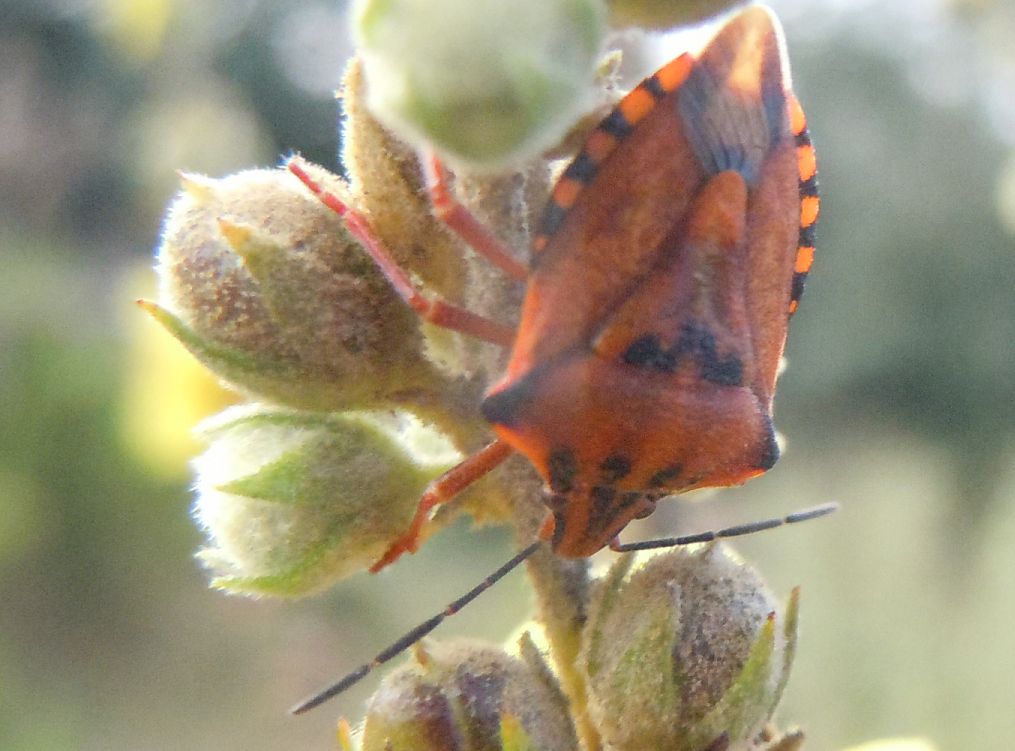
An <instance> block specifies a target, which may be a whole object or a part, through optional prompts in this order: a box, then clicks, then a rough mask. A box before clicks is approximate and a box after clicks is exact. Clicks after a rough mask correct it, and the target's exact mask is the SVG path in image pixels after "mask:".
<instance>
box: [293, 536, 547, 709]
mask: <svg viewBox="0 0 1015 751" xmlns="http://www.w3.org/2000/svg"><path fill="white" fill-rule="evenodd" d="M542 544H543V543H542V541H541V540H537V541H536V542H534V543H532V544H531V545H529V546H528V547H527V548H525V549H524V550H522V551H521V552H520V553H518V554H517V555H515V556H514V557H513V558H512V559H511V560H510V561H508V562H507V563H505V564H504V565H503V566H501V567H500V568H499V569H497V570H496V571H494V572H493V573H492V574H490V575H489V576H488V577H486V578H485V579H483V581H481V582H480V583H479V584H477V585H476V586H475V587H473V588H472V589H470V590H469V591H468V592H466V593H465V594H464V595H462V596H461V597H459V598H458V599H457V600H455V601H454V602H452V603H450V604H449V605H448V606H447V607H446V608H444V610H442V611H441V612H439V613H438V614H437V615H435V616H433V617H432V618H429V619H427V620H425V621H423V622H422V623H421V624H419V625H418V626H416V628H414V629H412V630H411V631H409V632H408V633H406V634H405V635H404V636H402V637H401V638H400V639H398V641H396V642H395V643H393V644H392V645H391V646H389V647H387V648H385V649H384V650H382V651H381V652H380V653H379V654H378V655H377V656H376V657H375V658H374V659H372V660H371V661H370V662H368V663H365V664H363V665H360V666H359V667H358V668H356V669H355V670H353V671H352V672H351V673H349V674H348V675H347V676H345V677H344V678H342V680H340V681H338V682H337V683H334V684H332V685H330V686H328V687H327V688H326V689H324V690H323V691H320V692H318V693H316V694H314V695H313V696H311V697H310V698H309V699H305V700H303V701H301V702H300V703H299V704H297V705H296V706H295V707H293V708H292V709H290V710H289V711H290V712H292V713H293V714H303V713H304V712H309V711H310V710H311V709H313V708H314V707H316V706H318V705H319V704H323V703H324V702H326V701H327V700H328V699H330V698H331V697H333V696H337V695H338V694H340V693H342V692H343V691H345V690H346V689H347V688H349V687H350V686H352V685H353V684H354V683H357V682H358V681H359V680H360V679H361V678H364V677H365V676H367V675H368V674H369V673H370V672H371V671H373V670H374V668H378V667H380V666H381V665H383V664H384V663H386V662H387V661H388V660H390V659H392V658H393V657H397V656H398V654H399V653H400V652H402V651H403V650H405V649H407V648H409V647H411V646H412V645H413V644H415V643H416V642H418V641H419V640H420V639H422V638H423V637H424V636H426V635H427V634H429V633H430V632H431V631H433V630H434V629H435V628H437V627H438V626H439V625H441V623H442V622H443V621H444V619H445V618H448V617H450V616H452V615H454V614H455V613H457V612H458V611H459V610H461V609H462V608H464V607H465V606H466V605H468V604H469V603H470V602H472V601H473V600H475V599H476V598H477V597H479V596H480V595H481V594H483V592H485V591H486V590H488V589H489V588H490V587H492V586H493V585H494V584H496V583H497V582H498V581H500V580H501V579H503V578H504V577H505V576H506V575H507V574H509V573H510V572H511V570H512V569H514V568H516V567H517V566H518V565H519V564H520V563H521V562H522V561H524V560H525V559H526V558H528V557H529V556H530V555H532V554H533V553H535V552H536V550H537V549H538V548H539V546H540V545H542Z"/></svg>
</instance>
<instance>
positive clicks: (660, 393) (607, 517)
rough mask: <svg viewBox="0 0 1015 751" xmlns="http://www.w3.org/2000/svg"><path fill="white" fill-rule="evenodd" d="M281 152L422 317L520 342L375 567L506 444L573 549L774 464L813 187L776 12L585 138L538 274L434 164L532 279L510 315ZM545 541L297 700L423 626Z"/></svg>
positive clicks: (490, 253) (653, 83)
mask: <svg viewBox="0 0 1015 751" xmlns="http://www.w3.org/2000/svg"><path fill="white" fill-rule="evenodd" d="M289 166H290V169H291V170H292V171H293V172H294V173H295V174H296V175H297V176H298V177H299V178H300V179H301V180H303V182H304V183H306V184H307V185H308V187H310V189H311V190H313V191H314V192H315V193H316V194H317V195H318V196H319V197H320V198H321V199H322V200H323V201H324V202H325V203H327V204H328V205H329V206H331V207H332V208H333V209H335V210H336V211H338V212H339V213H341V214H343V215H344V217H345V219H346V222H347V224H348V226H349V229H350V231H352V232H353V233H354V234H355V235H356V236H357V237H358V238H359V239H360V240H361V242H362V243H363V246H364V248H365V249H366V250H367V252H368V253H370V255H371V256H372V257H373V259H374V261H375V262H376V264H377V265H378V267H379V268H380V269H381V271H382V272H383V273H384V274H385V275H386V276H387V278H388V280H389V281H390V282H391V284H392V286H393V287H394V289H395V290H396V291H397V292H398V293H399V294H400V295H401V296H402V297H403V298H404V299H405V300H406V302H407V303H408V304H410V305H411V306H412V307H413V308H414V309H415V310H416V311H417V312H418V313H419V314H420V315H421V316H422V317H423V318H425V319H426V320H428V321H430V322H432V323H437V324H440V325H443V326H446V327H448V328H451V329H455V330H458V331H461V332H464V333H468V334H472V335H475V336H478V337H480V338H483V339H486V340H489V341H492V342H496V343H499V344H504V345H510V346H511V347H512V350H511V356H510V359H509V362H508V366H507V370H506V373H505V375H504V377H503V378H502V379H501V380H500V381H499V382H498V383H496V384H495V385H494V386H493V387H492V388H491V389H490V390H489V392H488V394H487V396H486V398H485V400H484V401H483V403H482V407H481V408H482V412H483V415H484V416H485V417H486V419H487V420H488V421H489V422H490V424H491V426H492V428H493V431H494V432H495V434H496V435H497V439H496V440H495V441H493V442H492V443H490V444H489V445H488V446H486V447H485V448H483V449H482V450H480V451H478V452H477V453H476V454H473V455H472V456H470V457H468V458H466V459H465V460H464V461H463V462H462V463H461V464H459V465H458V466H457V467H454V468H452V469H451V470H449V471H448V472H447V473H446V474H445V475H443V476H442V477H440V478H438V480H436V481H435V482H434V483H433V484H432V485H431V486H430V488H429V489H428V491H427V492H426V494H425V495H424V497H423V498H422V499H421V501H420V504H419V509H418V511H417V514H416V518H415V519H414V521H413V523H412V526H411V528H410V529H409V530H408V531H407V532H406V533H405V535H404V536H403V537H402V538H400V539H399V540H397V541H396V542H395V544H394V545H392V547H391V549H390V550H389V551H388V553H387V554H386V555H385V556H384V557H383V558H382V559H381V560H380V561H378V563H377V564H376V565H375V566H374V569H373V570H377V569H379V568H381V567H383V566H385V565H387V564H388V563H390V562H391V561H393V560H395V559H396V558H397V557H398V556H399V555H401V554H402V553H404V552H411V551H413V550H415V548H416V545H417V544H418V538H419V532H420V529H421V527H422V525H423V524H424V523H425V522H426V521H427V519H428V518H429V515H430V512H431V511H432V509H433V508H434V507H435V506H436V505H438V504H440V503H442V502H444V501H446V500H448V499H450V498H451V497H453V496H454V495H455V493H457V492H459V491H460V490H461V489H462V488H464V487H466V486H467V485H469V484H470V483H471V482H473V481H474V480H476V479H477V478H478V477H481V476H482V475H483V474H485V473H487V472H489V471H490V470H491V469H493V468H494V467H496V466H497V465H498V464H500V463H501V462H502V461H503V460H504V459H506V458H507V457H508V456H509V455H510V454H511V453H512V452H519V453H521V454H523V455H524V456H525V457H527V458H528V460H529V461H530V462H531V463H532V465H533V466H534V467H535V469H536V470H537V471H538V472H539V474H540V475H541V476H542V478H543V480H544V481H545V484H546V488H547V493H546V503H547V506H548V509H549V513H548V515H547V521H546V523H545V524H544V526H543V529H542V530H541V532H540V537H541V539H543V540H548V541H549V542H550V544H551V546H552V548H553V550H554V551H555V552H556V553H557V554H559V555H562V556H566V557H572V558H577V557H585V556H589V555H591V554H592V553H595V552H596V551H598V550H599V549H601V548H602V547H604V546H606V545H608V544H610V545H611V547H614V548H616V549H635V548H638V547H639V545H637V544H636V545H630V546H623V545H620V544H619V543H616V537H617V535H618V533H620V531H621V530H622V529H623V528H624V527H625V526H626V525H627V524H628V523H629V522H630V521H631V520H632V519H635V518H640V517H643V516H646V515H648V514H650V513H651V512H652V510H653V509H654V507H655V504H656V501H657V500H658V499H660V498H662V497H665V496H668V495H674V494H678V493H682V492H686V491H689V490H693V489H697V488H704V487H718V486H730V485H738V484H741V483H743V482H746V481H747V480H749V479H751V478H752V477H755V476H757V475H760V474H762V473H764V472H765V471H766V470H768V469H769V468H771V467H772V465H773V464H774V463H775V461H776V459H777V458H778V455H779V449H778V446H777V444H776V440H775V432H774V428H773V424H772V402H773V396H774V393H775V385H776V377H777V374H778V367H779V360H780V358H781V356H782V352H783V347H784V344H785V340H786V332H787V327H788V323H789V319H790V317H791V316H792V314H793V313H794V312H795V311H796V309H797V306H798V304H799V301H800V297H801V294H802V292H803V286H804V280H805V279H806V277H807V274H808V272H809V271H810V267H811V262H812V260H813V256H814V228H815V223H816V221H817V215H818V203H819V199H818V194H817V183H816V166H815V158H814V150H813V147H812V146H811V142H810V136H809V134H808V130H807V125H806V120H805V118H804V115H803V111H802V109H801V108H800V105H799V103H798V102H797V100H796V98H795V97H794V95H793V93H792V91H791V82H790V76H789V68H788V64H787V62H786V54H785V48H784V45H783V41H782V33H781V29H780V27H779V23H778V21H777V19H776V18H775V17H774V15H772V13H771V12H770V11H769V10H767V9H766V8H764V7H761V6H750V7H748V8H747V9H745V10H743V11H742V12H740V13H739V14H737V15H735V16H733V17H732V19H731V20H729V21H728V22H727V23H726V25H725V26H723V27H722V29H721V30H720V31H719V32H718V33H717V34H716V36H715V37H714V38H713V39H712V41H711V42H709V43H708V44H707V45H706V46H705V48H704V49H703V50H702V51H701V52H700V53H699V54H697V55H692V54H684V55H681V56H680V57H678V58H676V59H675V60H673V61H672V62H670V63H668V64H666V65H665V66H663V67H662V68H661V69H660V70H659V71H657V72H656V73H655V74H654V75H652V76H650V77H649V78H647V79H646V80H644V81H643V82H642V83H641V84H639V85H638V86H637V87H635V88H634V89H633V90H631V91H630V92H629V93H628V94H627V95H626V96H625V97H624V98H623V99H622V100H621V101H620V102H619V104H618V105H617V106H616V108H615V109H614V110H613V111H612V112H611V113H610V114H609V115H608V116H607V117H606V118H605V119H604V120H603V121H602V122H601V123H600V124H599V125H598V126H597V127H596V128H595V129H594V130H593V131H592V132H591V133H590V134H589V136H588V137H587V140H586V141H585V144H584V146H583V147H582V149H581V150H580V152H579V153H578V155H577V156H576V157H575V158H574V160H573V161H572V162H571V164H570V166H568V167H567V168H566V169H565V170H564V171H563V173H562V175H561V177H560V178H559V180H558V181H557V183H556V185H555V187H554V189H553V191H552V194H551V198H550V200H549V203H548V205H547V207H546V210H545V212H544V215H543V218H542V222H541V224H540V226H539V227H538V228H537V232H536V234H535V237H534V241H533V246H532V254H531V260H530V264H529V268H528V269H527V270H526V269H524V268H522V267H521V266H520V265H519V264H518V263H517V261H515V260H514V258H513V255H512V254H511V253H510V252H509V251H507V250H506V249H504V248H503V247H502V246H501V245H500V243H499V242H498V241H497V240H496V238H494V237H492V236H491V235H490V234H489V233H488V232H487V231H486V230H485V229H484V228H483V227H482V226H481V225H480V224H479V223H478V222H477V221H476V220H475V219H474V218H473V217H471V215H469V214H468V213H467V211H466V210H465V209H464V207H462V206H461V205H459V204H458V203H456V201H455V200H454V199H453V197H452V196H451V194H450V191H449V190H448V189H447V186H446V177H445V174H444V170H443V168H442V167H441V165H440V164H439V163H438V162H436V160H431V161H428V162H427V163H426V164H425V166H426V167H427V168H428V176H429V180H430V190H431V196H432V198H433V204H434V210H435V213H436V214H437V215H438V216H439V217H440V218H441V219H443V220H444V221H445V222H446V223H447V224H448V225H449V226H450V227H451V228H452V229H453V230H454V231H456V232H457V233H458V234H459V235H461V236H462V237H463V238H464V239H465V240H466V241H467V242H469V243H470V244H471V245H472V246H473V247H474V248H476V250H477V251H479V252H480V253H481V254H483V255H485V256H487V257H488V258H489V259H490V260H491V261H493V262H494V263H495V264H497V265H498V266H500V267H501V268H502V269H504V271H505V272H507V273H508V274H511V275H513V276H516V277H518V278H520V279H521V278H524V279H525V281H526V285H527V287H526V296H525V299H524V302H523V307H522V315H521V322H520V325H519V327H518V329H517V331H516V332H515V331H510V330H508V329H506V328H505V327H504V326H502V325H500V324H497V323H496V322H493V321H489V320H487V319H484V318H482V317H480V316H476V315H475V314H473V313H470V312H469V311H467V310H464V309H461V308H458V307H456V306H454V305H450V304H448V303H446V302H444V301H441V300H431V299H429V298H427V297H425V296H424V295H422V294H421V293H420V292H418V291H417V290H415V289H414V288H413V286H412V284H411V282H410V281H409V279H408V277H407V275H406V274H405V273H404V272H403V271H402V270H401V269H400V268H399V267H398V266H397V264H396V263H395V262H394V260H393V259H392V258H391V256H390V254H389V253H388V252H387V250H386V249H385V248H384V247H383V246H382V245H381V244H380V242H379V241H378V240H377V239H376V237H375V235H374V234H373V232H372V231H371V228H370V225H369V222H368V220H367V219H366V218H365V217H363V216H362V215H359V214H357V213H356V212H354V211H351V210H349V209H348V208H347V207H346V206H344V205H343V204H341V202H340V201H338V199H337V198H335V197H334V196H332V195H330V194H328V193H327V192H326V191H324V190H323V189H322V188H321V187H320V186H319V185H317V184H316V183H315V182H314V180H313V179H312V178H311V177H310V176H309V175H308V174H307V172H306V171H305V170H304V169H303V168H302V166H301V165H300V163H299V161H298V160H293V161H291V162H290V165H289ZM827 510H828V507H820V508H819V509H817V510H815V511H811V512H804V513H802V514H799V515H793V516H790V517H787V518H786V519H783V520H778V521H777V522H760V523H757V524H753V525H746V526H745V527H739V528H732V529H730V530H723V531H722V532H719V533H708V534H707V535H705V536H692V538H690V541H701V540H704V539H714V537H716V536H732V535H734V534H743V533H745V532H747V531H755V530H757V529H759V528H765V527H767V526H772V525H774V524H775V523H784V522H795V521H801V520H802V519H804V518H812V517H813V516H815V515H820V514H822V513H825V512H827ZM686 541H688V540H686V539H683V540H681V539H680V538H675V539H673V540H667V541H658V544H677V543H679V542H686ZM649 545H657V543H650V544H649ZM535 546H536V544H533V545H532V546H530V547H529V548H526V550H523V551H522V552H521V553H519V554H518V556H516V557H515V559H512V561H511V562H509V564H508V565H507V566H505V567H504V568H503V569H501V570H499V571H498V572H497V573H496V574H495V575H494V576H492V577H490V578H488V579H487V580H486V581H484V583H483V584H481V585H480V586H479V587H477V588H476V589H475V590H473V591H472V592H470V593H468V594H467V595H465V596H464V597H463V598H461V599H460V600H458V601H456V603H453V604H452V605H451V606H449V608H448V609H446V610H445V611H444V613H443V614H442V615H440V616H437V617H435V619H431V621H428V622H427V623H426V624H422V625H421V627H418V628H417V629H414V630H413V631H412V632H410V634H408V635H407V636H406V637H405V639H403V640H400V642H399V643H398V644H396V645H392V647H391V648H389V649H388V650H385V652H384V653H382V655H381V656H380V657H379V658H378V659H377V660H375V661H374V663H371V665H368V666H364V667H363V668H361V669H360V671H357V673H354V674H353V675H351V676H349V677H348V678H347V679H345V681H343V682H342V683H340V684H337V685H336V686H335V687H332V689H329V690H328V691H327V692H325V693H324V694H322V695H319V696H318V697H316V699H315V700H312V701H311V702H308V703H307V704H305V705H303V706H302V707H301V708H300V709H307V708H309V707H310V706H313V705H316V704H317V703H319V701H322V700H323V699H324V698H327V697H328V696H331V695H334V694H335V693H338V692H339V691H341V690H343V689H344V688H345V687H347V686H348V685H351V683H352V682H354V680H356V679H358V678H359V677H362V675H365V673H366V672H367V671H368V670H369V669H370V667H372V666H373V665H376V664H379V663H380V662H384V661H386V660H387V659H390V657H391V656H393V655H394V654H396V653H397V651H398V650H400V649H401V648H403V647H404V646H406V645H407V644H410V643H412V642H413V641H415V640H417V639H418V638H421V637H422V636H423V635H425V634H426V633H428V632H429V631H430V630H432V629H433V628H434V627H435V626H436V625H437V623H439V622H440V620H442V619H443V617H445V616H446V615H450V614H451V613H453V612H455V611H457V609H458V608H459V607H461V606H462V605H464V604H465V603H466V602H468V601H469V600H471V599H472V598H473V597H475V596H476V595H477V594H478V593H479V592H481V591H482V590H483V589H485V588H486V587H487V586H489V584H490V583H491V582H492V581H493V580H495V579H496V578H499V576H501V575H503V573H504V572H506V571H507V570H509V569H510V568H511V567H513V566H514V565H517V564H518V563H519V562H520V561H521V560H524V558H525V557H527V556H528V555H529V554H531V552H532V551H533V550H534V549H535ZM349 679H352V680H349Z"/></svg>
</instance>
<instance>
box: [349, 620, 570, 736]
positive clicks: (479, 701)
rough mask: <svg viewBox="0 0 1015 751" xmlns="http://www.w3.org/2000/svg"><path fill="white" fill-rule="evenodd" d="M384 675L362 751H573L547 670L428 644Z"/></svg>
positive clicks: (462, 645) (494, 653) (465, 648)
mask: <svg viewBox="0 0 1015 751" xmlns="http://www.w3.org/2000/svg"><path fill="white" fill-rule="evenodd" d="M414 657H415V659H414V660H413V662H411V663H410V664H408V665H406V666H404V667H402V668H399V669H398V670H395V671H393V672H391V673H389V674H388V675H387V676H385V678H384V680H383V681H382V683H381V685H380V687H379V688H378V689H377V691H376V693H374V695H373V696H372V697H371V698H370V701H369V704H368V707H367V717H366V724H365V726H364V730H363V751H445V750H446V751H536V749H539V751H574V750H575V749H576V748H577V740H576V739H575V735H574V729H573V728H572V726H571V721H570V719H569V717H568V713H567V702H566V700H565V699H564V697H563V695H562V694H561V693H560V689H559V688H558V687H557V685H556V683H555V682H553V681H552V678H549V673H548V671H546V670H545V669H542V668H539V667H534V666H530V665H529V664H527V662H526V661H524V660H522V659H519V658H517V657H512V656H510V655H508V654H507V653H506V652H504V651H502V650H501V649H500V648H498V647H495V646H492V645H485V644H480V643H478V642H474V641H465V640H461V641H455V642H450V643H445V644H440V643H427V644H425V645H420V646H418V647H417V648H416V649H415V650H414Z"/></svg>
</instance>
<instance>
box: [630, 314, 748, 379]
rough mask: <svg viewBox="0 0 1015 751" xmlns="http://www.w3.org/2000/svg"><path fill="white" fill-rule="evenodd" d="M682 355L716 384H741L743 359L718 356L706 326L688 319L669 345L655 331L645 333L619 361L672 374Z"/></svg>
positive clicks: (712, 335)
mask: <svg viewBox="0 0 1015 751" xmlns="http://www.w3.org/2000/svg"><path fill="white" fill-rule="evenodd" d="M685 358H691V359H692V360H694V361H695V362H696V363H698V366H699V367H700V368H701V371H700V372H701V377H702V378H704V379H705V380H706V381H709V382H710V383H714V384H716V385H717V386H740V385H742V384H743V378H744V365H743V361H742V360H741V359H740V357H739V356H738V355H736V354H735V353H730V354H728V355H726V356H720V354H719V352H718V350H717V347H716V341H715V334H713V333H712V332H711V331H710V330H709V329H708V327H707V326H704V325H702V324H700V323H696V322H691V323H687V324H685V325H684V326H683V327H682V328H681V331H680V336H679V338H678V339H677V341H676V343H675V344H674V345H673V346H672V347H669V348H665V347H663V345H662V341H661V339H660V337H659V336H658V335H657V334H645V335H644V336H640V337H638V338H637V339H635V340H634V341H633V342H631V343H630V344H629V345H628V347H627V349H626V350H624V353H623V354H622V355H621V357H620V359H621V362H623V363H625V364H627V365H635V366H637V367H642V368H650V369H652V370H657V371H659V372H660V373H673V372H674V371H676V369H677V368H678V367H679V366H680V363H681V362H682V361H683V360H684V359H685Z"/></svg>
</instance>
